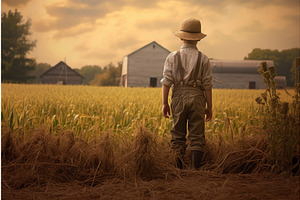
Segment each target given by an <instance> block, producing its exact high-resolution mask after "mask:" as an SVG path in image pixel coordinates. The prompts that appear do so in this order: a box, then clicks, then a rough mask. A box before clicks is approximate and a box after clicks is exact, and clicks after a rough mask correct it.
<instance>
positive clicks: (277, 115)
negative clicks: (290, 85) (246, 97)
mask: <svg viewBox="0 0 300 200" xmlns="http://www.w3.org/2000/svg"><path fill="white" fill-rule="evenodd" d="M258 72H259V73H260V74H261V75H262V76H263V78H264V82H265V84H266V87H267V89H266V91H265V92H264V93H262V94H261V97H257V98H256V102H257V103H258V104H259V105H260V110H259V111H260V112H259V114H260V116H261V118H262V123H263V128H264V130H265V131H266V133H267V134H268V147H269V148H268V150H269V161H270V163H271V164H272V170H274V171H275V172H283V171H289V172H291V171H292V170H293V168H294V166H293V158H294V156H299V114H300V113H299V102H298V96H299V85H298V84H297V87H296V88H295V96H293V103H292V105H289V103H288V102H281V100H280V97H279V95H278V92H277V91H276V87H277V83H276V81H275V79H274V78H275V76H276V71H275V68H274V67H270V68H267V64H266V62H262V63H261V66H260V68H259V69H258ZM298 159H299V158H298ZM298 165H299V163H298ZM298 167H299V166H298Z"/></svg>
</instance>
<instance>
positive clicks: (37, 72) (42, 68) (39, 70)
mask: <svg viewBox="0 0 300 200" xmlns="http://www.w3.org/2000/svg"><path fill="white" fill-rule="evenodd" d="M50 68H51V65H50V64H48V63H38V64H37V65H36V67H35V69H34V70H33V71H31V72H30V73H29V75H30V76H33V77H34V79H33V80H32V82H33V83H41V82H42V80H41V78H40V76H41V75H42V74H43V73H45V72H46V71H47V70H48V69H50Z"/></svg>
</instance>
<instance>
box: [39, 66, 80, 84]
mask: <svg viewBox="0 0 300 200" xmlns="http://www.w3.org/2000/svg"><path fill="white" fill-rule="evenodd" d="M40 78H41V79H42V83H43V84H59V85H80V84H82V81H83V77H82V76H81V75H80V74H78V73H77V72H76V71H74V70H73V69H72V68H71V67H69V66H68V65H67V64H66V63H65V62H63V61H60V62H59V63H57V64H56V65H55V66H54V67H51V68H50V69H49V70H47V71H46V72H45V73H44V74H42V75H41V76H40Z"/></svg>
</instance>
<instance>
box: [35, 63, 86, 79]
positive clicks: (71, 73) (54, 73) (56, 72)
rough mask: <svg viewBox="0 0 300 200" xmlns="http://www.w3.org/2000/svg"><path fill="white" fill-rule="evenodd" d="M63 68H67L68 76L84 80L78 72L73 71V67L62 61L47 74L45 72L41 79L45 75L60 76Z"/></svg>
mask: <svg viewBox="0 0 300 200" xmlns="http://www.w3.org/2000/svg"><path fill="white" fill-rule="evenodd" d="M62 67H66V68H64V70H65V69H67V74H68V76H80V77H81V78H84V77H83V76H81V75H80V74H79V73H78V72H76V71H75V70H73V69H72V68H71V67H69V66H68V65H67V64H66V63H65V62H63V61H60V62H59V63H57V64H56V65H55V66H53V67H51V68H50V69H48V70H47V71H46V72H44V73H43V74H42V75H41V76H40V77H43V76H44V75H50V76H59V75H60V73H61V68H62Z"/></svg>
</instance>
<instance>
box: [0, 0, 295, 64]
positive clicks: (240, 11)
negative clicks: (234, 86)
mask: <svg viewBox="0 0 300 200" xmlns="http://www.w3.org/2000/svg"><path fill="white" fill-rule="evenodd" d="M14 9H18V10H19V11H20V12H21V13H22V14H23V16H24V18H25V19H32V27H31V31H32V33H33V34H32V36H31V37H32V39H33V40H35V39H36V40H37V41H38V42H37V46H36V48H35V49H34V51H33V52H32V53H31V54H30V56H32V57H35V58H36V59H37V61H38V62H46V63H49V64H51V65H55V64H56V63H58V62H59V61H60V60H63V59H64V57H67V62H68V64H69V65H70V66H71V67H76V68H78V67H82V66H84V65H87V64H92V65H94V64H96V65H101V66H104V65H107V64H109V63H110V62H113V63H115V64H116V63H117V62H118V61H122V59H123V57H124V56H125V55H128V54H130V53H131V52H133V51H135V50H137V49H138V48H140V47H142V46H144V45H146V44H148V43H150V42H152V41H157V42H158V43H159V44H161V45H162V46H164V47H165V48H167V49H169V50H170V51H174V50H177V49H178V48H180V45H181V41H180V40H179V39H178V38H176V37H175V36H174V35H173V34H172V32H173V31H175V30H178V29H179V28H180V23H181V22H182V21H183V20H184V19H185V18H187V17H197V18H199V19H200V20H201V23H202V31H203V32H204V33H205V34H207V37H206V38H205V39H204V40H203V41H201V42H200V43H199V45H198V48H199V49H200V50H201V51H202V52H204V53H205V54H207V55H208V57H213V58H220V59H243V58H244V57H245V56H247V54H248V53H250V52H251V51H252V49H253V48H271V49H279V50H282V49H287V48H292V47H299V46H300V44H299V0H202V1H199V0H184V1H183V0H170V1H168V0H153V1H141V0H44V1H40V0H4V1H2V12H7V11H8V10H14Z"/></svg>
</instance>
